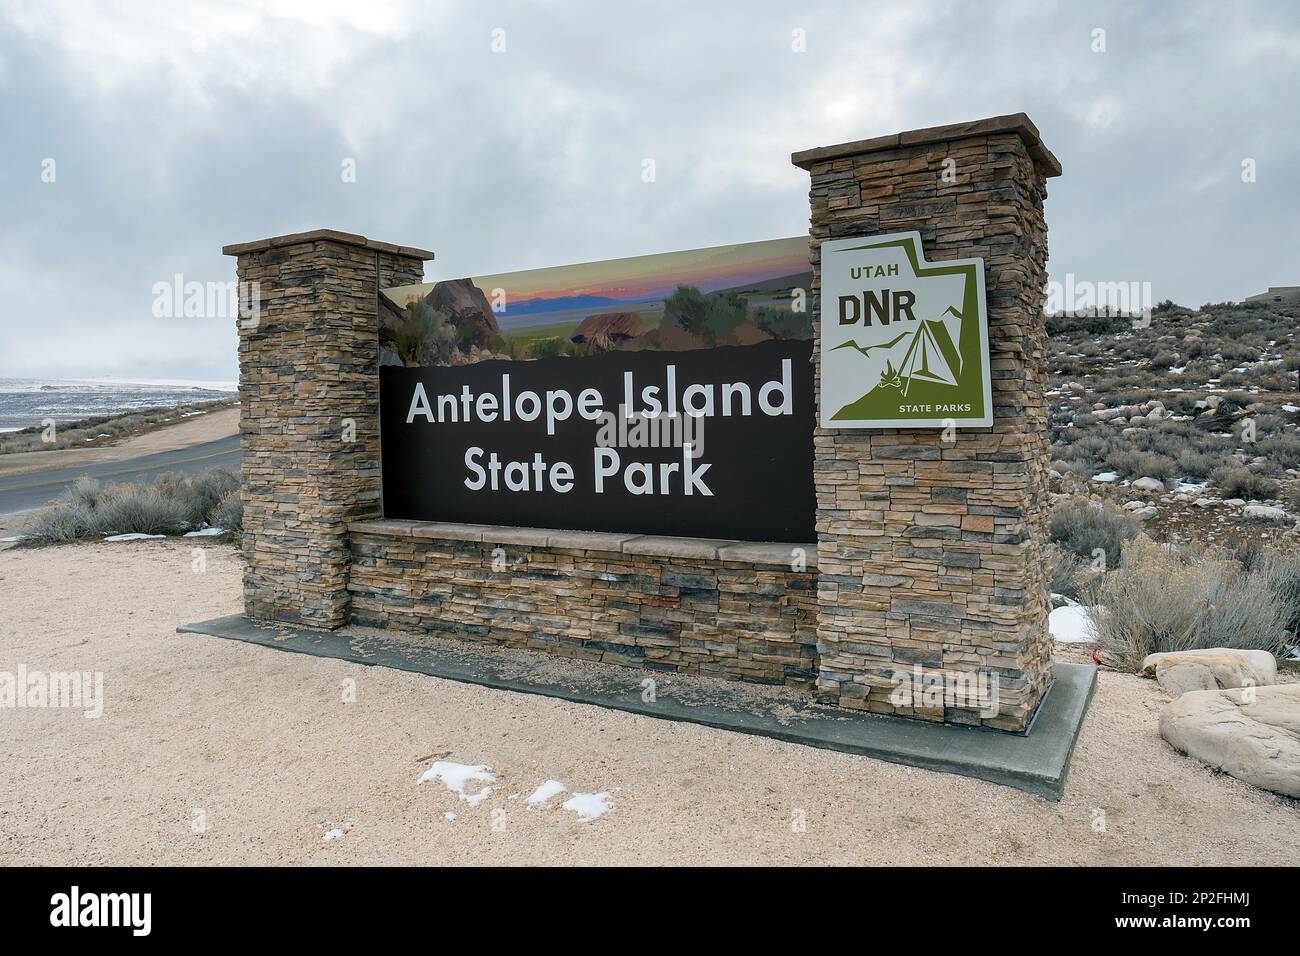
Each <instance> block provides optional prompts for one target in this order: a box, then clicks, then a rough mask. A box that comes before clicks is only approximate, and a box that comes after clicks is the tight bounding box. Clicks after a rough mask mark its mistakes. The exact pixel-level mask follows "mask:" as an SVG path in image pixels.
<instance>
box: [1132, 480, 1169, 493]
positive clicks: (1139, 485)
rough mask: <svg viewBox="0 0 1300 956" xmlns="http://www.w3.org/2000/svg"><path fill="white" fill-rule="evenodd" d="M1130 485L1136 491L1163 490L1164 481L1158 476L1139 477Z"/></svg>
mask: <svg viewBox="0 0 1300 956" xmlns="http://www.w3.org/2000/svg"><path fill="white" fill-rule="evenodd" d="M1131 487H1132V488H1134V489H1135V490H1137V491H1164V490H1165V483H1164V482H1163V481H1161V480H1160V479H1159V478H1139V479H1138V480H1137V481H1135V482H1133V484H1132V485H1131Z"/></svg>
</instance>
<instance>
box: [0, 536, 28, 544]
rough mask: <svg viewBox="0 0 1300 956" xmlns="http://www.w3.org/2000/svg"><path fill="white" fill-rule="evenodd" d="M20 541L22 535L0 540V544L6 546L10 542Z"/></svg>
mask: <svg viewBox="0 0 1300 956" xmlns="http://www.w3.org/2000/svg"><path fill="white" fill-rule="evenodd" d="M21 540H23V536H22V535H20V534H14V535H10V536H9V537H7V538H0V543H3V544H8V543H9V542H10V541H21Z"/></svg>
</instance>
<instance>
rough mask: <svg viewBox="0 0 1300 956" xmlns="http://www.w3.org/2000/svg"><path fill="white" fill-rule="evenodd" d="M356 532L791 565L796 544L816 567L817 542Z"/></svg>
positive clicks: (487, 531) (503, 531) (379, 525)
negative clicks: (792, 542) (791, 542)
mask: <svg viewBox="0 0 1300 956" xmlns="http://www.w3.org/2000/svg"><path fill="white" fill-rule="evenodd" d="M348 530H349V531H351V532H352V533H354V534H381V535H388V536H390V537H411V538H423V539H432V540H437V541H470V542H475V543H483V542H486V543H488V544H492V545H501V544H516V545H524V546H526V547H531V548H550V549H552V550H556V551H602V552H605V553H607V554H626V555H639V556H644V557H654V558H680V559H686V560H690V559H700V560H706V561H730V562H735V563H740V564H760V565H765V566H769V567H787V568H788V567H789V566H790V559H791V557H792V556H793V551H794V549H795V548H801V549H802V550H803V552H804V566H805V567H806V568H807V569H808V570H810V571H811V570H813V569H814V568H816V567H817V545H816V544H813V543H809V544H787V543H784V542H775V541H771V542H768V541H722V540H717V539H714V538H679V537H672V536H668V535H649V534H614V533H611V532H607V531H562V530H559V529H556V528H513V527H506V526H504V525H486V524H455V523H452V522H448V521H408V520H394V519H387V518H374V519H370V520H367V521H353V522H350V523H349V524H348Z"/></svg>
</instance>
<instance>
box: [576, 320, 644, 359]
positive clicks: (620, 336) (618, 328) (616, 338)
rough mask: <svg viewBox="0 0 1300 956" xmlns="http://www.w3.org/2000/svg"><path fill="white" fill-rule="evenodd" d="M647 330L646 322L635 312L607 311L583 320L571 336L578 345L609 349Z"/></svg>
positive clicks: (603, 349) (602, 349)
mask: <svg viewBox="0 0 1300 956" xmlns="http://www.w3.org/2000/svg"><path fill="white" fill-rule="evenodd" d="M643 332H645V323H644V322H642V321H641V316H639V315H637V314H636V313H635V312H605V313H602V314H601V315H589V316H587V317H586V318H585V319H583V320H582V324H581V325H579V326H578V328H577V330H576V331H574V333H573V335H571V336H570V337H569V338H570V340H571V341H573V342H575V343H577V344H578V345H587V346H590V347H591V348H593V349H598V350H601V351H608V350H609V349H613V348H617V347H618V346H619V345H621V344H622V343H624V342H626V341H628V339H634V338H636V337H637V336H638V335H640V334H642V333H643Z"/></svg>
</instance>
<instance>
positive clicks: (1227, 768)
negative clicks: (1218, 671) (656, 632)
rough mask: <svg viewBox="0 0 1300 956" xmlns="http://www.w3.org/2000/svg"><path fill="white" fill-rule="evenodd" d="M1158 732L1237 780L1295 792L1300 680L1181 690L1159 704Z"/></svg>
mask: <svg viewBox="0 0 1300 956" xmlns="http://www.w3.org/2000/svg"><path fill="white" fill-rule="evenodd" d="M1160 736H1162V737H1164V738H1165V740H1167V741H1168V742H1169V743H1170V745H1171V746H1173V747H1174V748H1176V749H1177V750H1181V751H1182V752H1183V753H1185V754H1187V755H1188V756H1190V757H1195V758H1196V759H1197V760H1200V761H1201V762H1203V763H1206V764H1209V765H1210V766H1211V767H1215V768H1216V769H1218V770H1222V771H1223V772H1224V773H1228V774H1231V775H1232V776H1234V777H1236V778H1237V779H1238V780H1243V781H1245V782H1246V783H1249V784H1251V785H1252V786H1256V787H1260V788H1262V789H1264V790H1271V791H1273V792H1274V793H1280V794H1283V795H1285V796H1288V797H1300V684H1277V685H1275V686H1272V687H1249V688H1237V689H1233V690H1201V691H1192V692H1190V693H1186V694H1183V695H1182V696H1181V697H1179V698H1178V699H1176V700H1173V701H1170V702H1169V703H1168V704H1166V705H1165V707H1164V709H1163V710H1161V712H1160Z"/></svg>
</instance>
